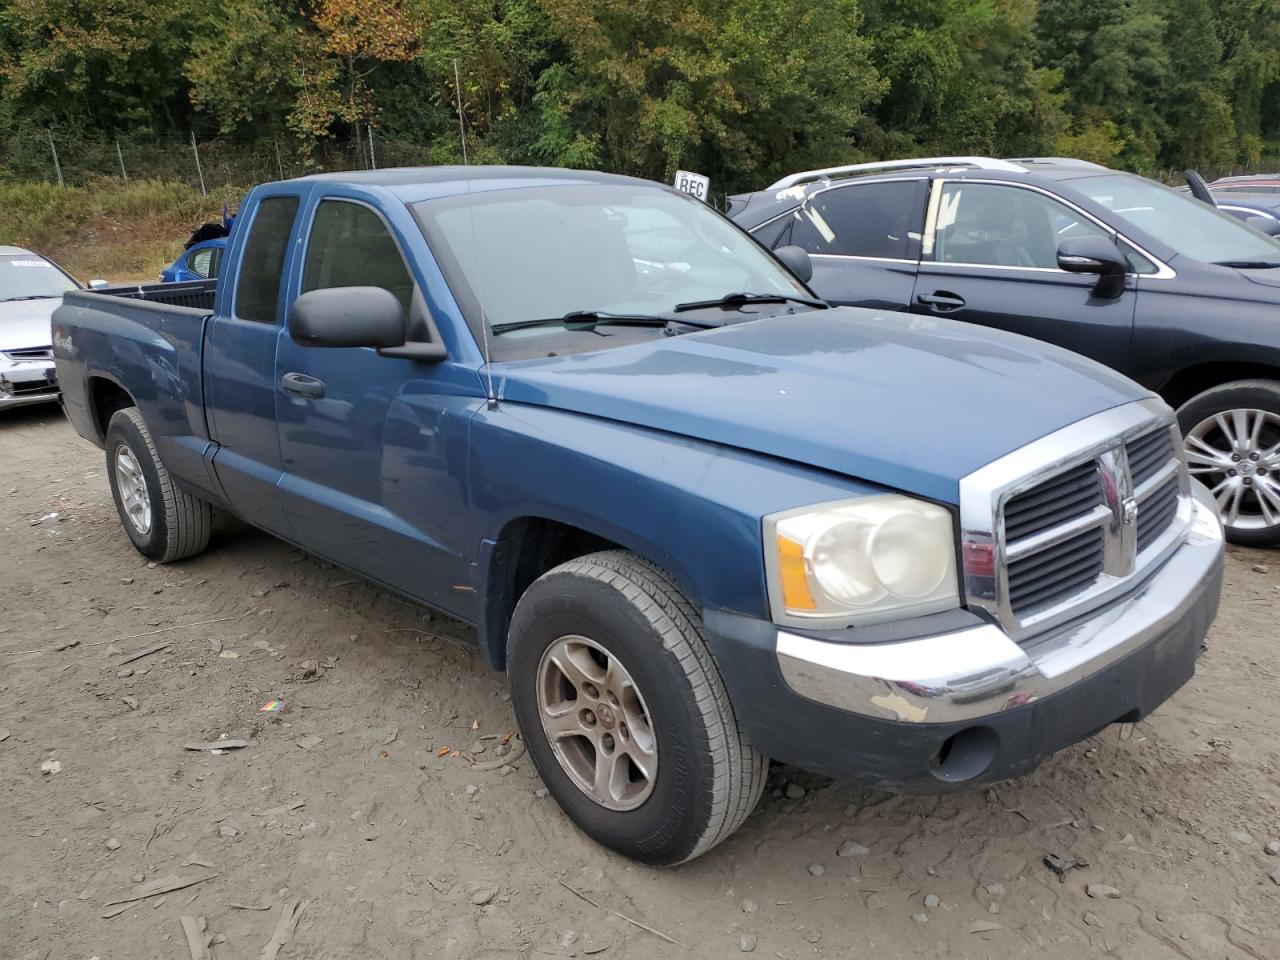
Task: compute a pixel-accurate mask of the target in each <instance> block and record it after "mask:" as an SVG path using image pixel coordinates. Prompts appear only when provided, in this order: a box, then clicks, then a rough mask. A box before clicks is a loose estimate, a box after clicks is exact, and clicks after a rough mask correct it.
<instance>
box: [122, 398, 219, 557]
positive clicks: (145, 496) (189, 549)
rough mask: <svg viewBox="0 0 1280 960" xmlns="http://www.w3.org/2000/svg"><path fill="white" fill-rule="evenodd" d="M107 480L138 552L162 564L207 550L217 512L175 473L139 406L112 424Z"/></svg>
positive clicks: (126, 408) (129, 410) (126, 530)
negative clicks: (178, 480)
mask: <svg viewBox="0 0 1280 960" xmlns="http://www.w3.org/2000/svg"><path fill="white" fill-rule="evenodd" d="M106 446H107V477H108V478H109V480H110V483H111V496H112V498H113V499H114V500H115V502H116V510H117V511H119V513H120V522H121V524H122V525H123V526H124V530H125V533H127V534H128V535H129V539H130V540H132V541H133V545H134V547H136V548H137V550H138V552H139V553H141V554H142V555H143V556H144V557H146V558H147V559H149V560H154V561H156V562H157V563H171V562H173V561H174V560H184V559H186V558H187V557H192V556H195V555H196V554H197V553H201V552H203V551H204V549H205V547H207V546H208V545H209V533H210V530H211V529H212V526H213V508H212V507H211V506H210V505H209V504H208V503H206V502H205V501H204V500H201V499H200V498H199V497H197V496H195V495H194V494H191V493H188V492H187V491H186V490H184V489H183V488H182V487H180V486H178V484H177V483H176V482H175V481H174V479H173V478H172V477H171V476H170V475H169V471H168V469H167V468H166V467H165V465H164V464H163V463H161V462H160V456H159V455H158V454H157V453H156V445H155V442H154V441H153V440H152V439H151V431H150V430H148V429H147V424H146V422H145V421H144V420H143V419H142V414H140V413H139V412H138V408H137V407H125V408H124V409H123V410H117V411H116V412H115V413H113V414H112V415H111V421H110V422H109V423H108V424H107V434H106Z"/></svg>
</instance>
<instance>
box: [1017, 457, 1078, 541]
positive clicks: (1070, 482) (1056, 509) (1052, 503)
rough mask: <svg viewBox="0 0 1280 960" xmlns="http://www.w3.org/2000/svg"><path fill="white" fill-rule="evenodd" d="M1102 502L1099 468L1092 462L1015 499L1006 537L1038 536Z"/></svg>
mask: <svg viewBox="0 0 1280 960" xmlns="http://www.w3.org/2000/svg"><path fill="white" fill-rule="evenodd" d="M1101 502H1102V487H1101V486H1100V485H1099V484H1098V466H1097V464H1096V463H1094V462H1093V461H1092V460H1090V461H1087V462H1086V463H1082V464H1080V465H1079V466H1078V467H1073V468H1072V469H1070V470H1067V471H1065V472H1063V473H1062V474H1060V475H1058V476H1056V477H1054V478H1052V479H1051V480H1047V481H1046V482H1045V483H1043V484H1041V485H1040V486H1038V487H1035V488H1033V489H1031V490H1028V491H1026V492H1025V493H1020V494H1018V495H1017V496H1016V497H1013V498H1011V499H1010V500H1009V502H1008V503H1007V504H1005V508H1004V535H1005V538H1006V539H1007V540H1021V539H1022V538H1024V537H1029V536H1034V535H1035V534H1037V533H1040V532H1041V531H1043V530H1047V529H1049V528H1050V527H1055V526H1057V525H1058V524H1060V523H1064V522H1066V521H1067V520H1070V519H1071V518H1072V517H1078V516H1079V515H1080V514H1082V513H1088V512H1089V511H1090V510H1091V509H1092V508H1093V507H1095V506H1097V505H1098V504H1099V503H1101Z"/></svg>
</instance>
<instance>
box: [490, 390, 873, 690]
mask: <svg viewBox="0 0 1280 960" xmlns="http://www.w3.org/2000/svg"><path fill="white" fill-rule="evenodd" d="M471 451H472V490H473V498H474V505H475V510H474V512H473V516H475V517H476V518H478V519H477V529H476V530H475V535H474V538H473V542H475V543H480V544H485V543H488V544H493V543H494V542H495V541H500V540H501V539H502V538H503V536H504V532H505V531H506V530H508V529H510V527H511V525H512V524H513V523H515V522H518V521H520V520H522V519H523V518H529V517H533V518H541V519H547V520H554V521H557V522H560V523H565V524H569V525H572V526H574V527H578V528H580V529H583V530H586V531H588V532H590V533H593V534H595V535H597V536H600V537H603V538H605V539H607V540H611V541H613V542H614V543H617V544H619V545H621V546H622V547H625V548H626V549H629V550H632V551H634V552H635V553H637V554H639V555H641V556H643V557H645V558H646V559H648V560H650V561H652V562H653V563H656V564H658V565H659V566H660V567H662V568H663V569H664V570H666V571H667V572H668V573H669V574H671V576H672V577H674V578H675V580H676V582H677V583H678V584H679V585H680V586H681V588H682V590H683V591H684V592H685V594H686V595H687V596H688V597H689V599H690V600H691V601H692V602H693V604H694V605H695V607H698V608H699V609H703V610H723V611H730V612H733V613H737V614H741V615H745V616H749V617H755V618H759V619H768V617H769V604H768V600H767V596H766V589H765V573H764V559H763V550H762V546H761V540H760V537H761V523H760V521H761V518H762V517H763V516H764V515H766V514H769V513H773V512H776V511H780V510H788V509H792V508H794V507H799V506H804V505H806V504H813V503H824V502H828V501H833V500H840V499H844V498H848V497H854V496H859V495H863V494H869V493H880V492H883V490H882V489H880V488H878V487H875V486H872V485H870V484H863V483H858V482H857V481H853V480H848V479H846V478H843V477H838V476H834V475H831V474H826V473H822V472H819V471H815V470H812V469H808V468H805V467H802V466H799V465H796V464H792V463H787V462H785V461H779V460H774V459H771V458H768V457H764V456H760V455H756V454H751V453H746V452H743V451H740V450H737V449H734V448H732V447H725V446H719V445H715V444H710V443H705V442H701V441H697V440H691V439H688V438H684V437H677V436H673V435H671V434H666V433H662V432H658V431H653V430H647V429H644V428H639V427H633V426H630V425H626V424H622V423H618V422H616V421H610V420H603V419H599V418H595V417H590V416H584V415H579V414H572V413H566V412H564V411H559V410H554V409H549V408H546V407H537V406H528V405H520V404H515V403H509V402H501V403H499V405H498V406H497V408H496V409H482V410H481V411H480V412H478V413H477V414H476V416H475V418H474V419H473V420H472V427H471ZM494 553H495V551H493V550H484V549H482V550H481V552H480V556H479V557H478V558H477V565H478V569H477V570H476V576H475V582H476V583H477V586H478V589H479V590H481V591H483V590H484V589H485V585H486V584H487V583H489V582H491V581H490V577H491V575H492V574H493V571H492V570H491V569H488V568H487V566H488V564H489V563H491V560H492V557H493V555H494ZM488 626H489V628H488V629H485V628H484V627H483V626H482V629H481V642H482V644H483V645H484V646H485V647H486V648H487V649H486V652H487V653H488V654H489V656H490V659H491V662H492V663H494V664H495V665H499V666H500V665H501V663H502V661H503V651H502V649H501V647H502V645H503V644H504V643H505V622H503V623H492V622H491V623H490V624H489V625H488Z"/></svg>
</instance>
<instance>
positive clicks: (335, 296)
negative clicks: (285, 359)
mask: <svg viewBox="0 0 1280 960" xmlns="http://www.w3.org/2000/svg"><path fill="white" fill-rule="evenodd" d="M405 335H406V330H405V317H404V308H402V307H401V306H400V301H399V300H397V299H396V296H395V294H393V293H392V292H391V291H390V290H385V289H383V288H382V287H329V288H327V289H323V290H311V291H309V292H307V293H304V294H302V296H300V297H298V299H297V300H295V301H293V306H292V307H290V308H289V336H291V337H293V341H294V343H297V344H300V345H302V346H304V347H375V348H376V347H400V346H403V345H404V341H405Z"/></svg>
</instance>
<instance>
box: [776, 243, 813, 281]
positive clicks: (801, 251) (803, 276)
mask: <svg viewBox="0 0 1280 960" xmlns="http://www.w3.org/2000/svg"><path fill="white" fill-rule="evenodd" d="M773 255H774V256H775V257H777V258H778V259H779V260H781V261H782V265H783V266H784V267H786V268H787V269H788V270H790V271H791V272H792V273H793V274H794V275H795V278H796V279H797V280H799V281H800V282H801V283H808V282H809V281H810V280H812V279H813V261H812V260H810V259H809V251H807V250H805V248H804V247H797V246H795V245H794V244H792V245H789V246H786V247H779V248H778V249H777V250H775V251H773Z"/></svg>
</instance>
